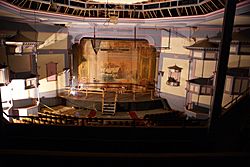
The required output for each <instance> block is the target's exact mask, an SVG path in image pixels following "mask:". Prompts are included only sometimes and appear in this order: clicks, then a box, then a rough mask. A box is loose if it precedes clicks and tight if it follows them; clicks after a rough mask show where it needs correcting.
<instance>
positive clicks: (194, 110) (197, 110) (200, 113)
mask: <svg viewBox="0 0 250 167" xmlns="http://www.w3.org/2000/svg"><path fill="white" fill-rule="evenodd" d="M185 112H186V114H187V116H188V117H190V118H196V119H208V118H209V108H207V107H204V106H201V105H199V104H196V103H193V102H192V103H188V104H187V105H186V106H185Z"/></svg>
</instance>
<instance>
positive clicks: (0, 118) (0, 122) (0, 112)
mask: <svg viewBox="0 0 250 167" xmlns="http://www.w3.org/2000/svg"><path fill="white" fill-rule="evenodd" d="M3 119H4V118H3V106H2V96H1V89H0V132H3ZM1 135H2V134H0V136H1Z"/></svg>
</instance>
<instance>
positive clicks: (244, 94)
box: [222, 87, 250, 115]
mask: <svg viewBox="0 0 250 167" xmlns="http://www.w3.org/2000/svg"><path fill="white" fill-rule="evenodd" d="M249 94H250V88H249V87H248V88H247V89H246V90H245V91H244V92H242V93H240V94H239V95H238V96H236V97H235V98H234V99H233V100H231V101H230V102H229V103H227V104H226V105H224V106H223V107H222V115H224V114H225V113H226V112H227V111H229V110H230V108H231V107H233V106H234V105H236V104H237V103H238V102H239V101H240V100H241V99H242V98H243V97H245V96H247V95H249Z"/></svg>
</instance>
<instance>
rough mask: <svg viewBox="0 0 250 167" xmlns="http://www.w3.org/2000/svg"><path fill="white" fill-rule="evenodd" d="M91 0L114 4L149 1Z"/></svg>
mask: <svg viewBox="0 0 250 167" xmlns="http://www.w3.org/2000/svg"><path fill="white" fill-rule="evenodd" d="M91 2H99V3H115V4H135V3H141V2H150V0H92V1H91Z"/></svg>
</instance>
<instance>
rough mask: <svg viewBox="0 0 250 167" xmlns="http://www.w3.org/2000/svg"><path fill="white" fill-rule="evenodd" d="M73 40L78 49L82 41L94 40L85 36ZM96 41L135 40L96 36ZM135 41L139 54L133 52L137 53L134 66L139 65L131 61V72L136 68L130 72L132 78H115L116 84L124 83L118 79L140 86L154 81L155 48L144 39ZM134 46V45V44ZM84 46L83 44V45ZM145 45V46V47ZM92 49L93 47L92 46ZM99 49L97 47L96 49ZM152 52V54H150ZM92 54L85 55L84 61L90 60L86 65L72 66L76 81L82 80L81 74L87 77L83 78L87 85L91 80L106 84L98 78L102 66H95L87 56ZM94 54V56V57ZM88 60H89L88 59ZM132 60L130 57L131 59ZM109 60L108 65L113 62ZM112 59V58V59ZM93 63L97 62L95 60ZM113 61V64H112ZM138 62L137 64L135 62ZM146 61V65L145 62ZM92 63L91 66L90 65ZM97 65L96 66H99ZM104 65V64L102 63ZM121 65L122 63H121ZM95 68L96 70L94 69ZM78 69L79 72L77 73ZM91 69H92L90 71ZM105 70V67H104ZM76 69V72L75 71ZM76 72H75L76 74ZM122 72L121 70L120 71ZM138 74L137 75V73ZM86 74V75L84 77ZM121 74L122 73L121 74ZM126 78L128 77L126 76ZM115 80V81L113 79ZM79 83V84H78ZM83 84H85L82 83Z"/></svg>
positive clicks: (117, 63)
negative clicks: (144, 47) (145, 47)
mask: <svg viewBox="0 0 250 167" xmlns="http://www.w3.org/2000/svg"><path fill="white" fill-rule="evenodd" d="M75 39H77V40H76V42H75V44H74V45H78V46H79V47H80V46H82V40H84V39H90V40H93V39H94V38H93V36H90V35H87V36H84V35H79V36H77V37H76V38H75ZM95 39H96V40H108V41H109V40H110V41H116V40H118V41H131V42H134V40H135V39H133V38H114V37H112V38H110V37H109V38H102V37H100V36H98V38H95ZM150 39H151V41H152V40H153V39H152V38H150ZM136 41H137V42H138V43H137V46H138V48H137V47H136V48H137V49H138V51H139V52H135V53H137V56H139V57H137V58H135V59H136V64H137V63H139V65H135V64H134V63H135V62H133V60H132V59H131V63H132V62H133V63H132V64H134V65H132V64H131V65H132V66H131V70H132V68H134V67H136V69H134V70H132V71H133V72H132V71H131V76H132V77H125V78H123V77H119V78H117V79H118V80H117V81H118V82H124V81H121V80H120V79H122V80H123V79H125V80H126V81H125V82H126V83H127V82H129V83H135V84H138V83H139V84H140V83H142V84H147V83H151V82H153V80H154V78H155V74H153V73H155V70H156V69H155V66H156V64H155V63H156V62H155V61H156V48H155V47H154V46H153V44H152V42H151V43H149V42H148V40H146V39H142V38H137V39H136ZM142 41H144V42H145V43H144V45H145V44H146V45H147V46H148V47H149V50H145V49H143V48H142V47H141V45H142V43H141V42H142ZM135 44H136V43H135ZM84 45H85V44H84ZM87 45H90V44H89V43H88V44H87ZM92 45H93V43H92ZM146 45H145V46H146ZM92 47H93V46H92ZM130 47H133V46H132V45H130ZM98 48H99V47H98ZM151 52H152V53H151ZM99 53H100V52H98V55H99ZM153 53H155V54H153ZM92 54H93V52H92V51H90V52H89V53H87V54H86V55H87V57H85V58H86V59H85V58H84V59H85V60H90V61H88V62H85V63H86V65H87V66H86V65H83V63H84V62H81V61H78V63H75V65H74V69H75V74H76V75H77V78H78V80H79V81H82V78H83V76H84V75H83V74H85V76H87V77H84V78H86V81H87V82H88V83H91V82H92V78H94V79H98V82H99V81H101V82H107V81H106V80H104V79H103V80H102V77H100V73H99V72H100V67H102V66H103V64H102V65H101V66H96V64H97V62H95V63H93V61H94V59H92V58H90V57H89V56H91V55H92ZM95 54H96V55H97V53H95ZM95 54H94V55H95ZM102 54H103V52H102ZM119 54H123V53H122V52H121V53H119ZM104 55H105V52H104ZM149 55H152V57H151V56H149ZM74 58H75V59H77V60H78V59H79V60H80V59H81V58H79V56H74ZM89 58H90V59H89ZM131 58H132V57H131ZM95 59H97V57H95ZM101 59H103V60H104V59H105V56H104V57H101ZM111 59H112V56H111ZM111 59H110V62H109V63H111V64H112V63H114V60H111ZM113 59H114V58H113ZM125 59H127V58H125ZM133 59H134V58H133ZM95 61H97V60H95ZM112 61H113V62H112ZM137 61H138V62H137ZM146 61H148V63H147V62H146ZM101 62H103V61H99V63H101ZM91 63H92V64H91ZM99 63H98V64H99ZM119 63H121V62H120V61H119V60H118V61H117V62H115V64H116V65H118V66H120V65H121V64H119ZM145 63H146V64H147V65H146V66H147V67H148V68H147V69H148V70H145V68H146V66H145ZM104 64H105V63H104ZM122 64H123V63H122ZM80 65H83V67H84V68H82V69H83V71H82V70H81V66H80ZM124 65H125V66H127V63H125V64H124ZM144 66H145V68H144V70H142V67H144ZM95 67H96V68H95ZM120 67H123V68H121V69H124V66H122V65H121V66H120ZM79 68H80V71H79ZM92 68H93V69H92ZM105 68H106V67H105ZM77 69H78V70H77ZM86 69H87V73H86ZM125 69H130V68H125ZM152 69H154V70H152ZM76 71H77V72H76ZM93 71H97V72H98V75H93V74H94V72H93ZM121 71H122V70H121ZM126 71H128V70H126ZM137 72H138V73H137ZM86 74H87V75H86ZM122 74H123V73H122ZM126 76H128V75H126ZM83 80H85V79H83ZM115 80H116V79H115ZM110 82H113V81H110ZM79 83H80V82H79ZM84 83H85V82H84Z"/></svg>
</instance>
